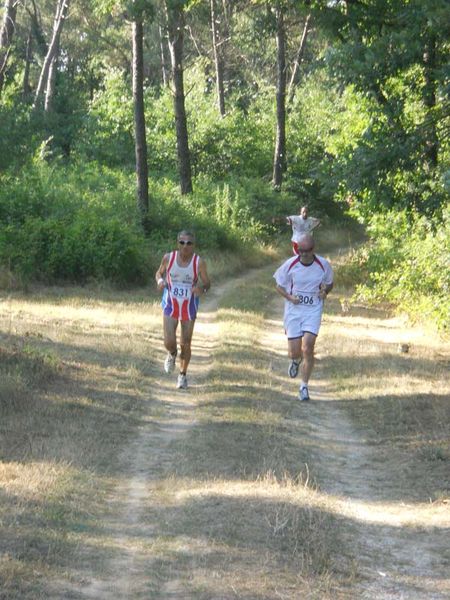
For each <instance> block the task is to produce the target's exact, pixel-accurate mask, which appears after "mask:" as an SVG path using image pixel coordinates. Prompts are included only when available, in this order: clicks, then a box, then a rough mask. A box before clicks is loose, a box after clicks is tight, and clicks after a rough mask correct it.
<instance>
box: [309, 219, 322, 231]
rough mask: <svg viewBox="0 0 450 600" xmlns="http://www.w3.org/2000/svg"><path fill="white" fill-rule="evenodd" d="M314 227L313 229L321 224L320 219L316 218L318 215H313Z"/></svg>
mask: <svg viewBox="0 0 450 600" xmlns="http://www.w3.org/2000/svg"><path fill="white" fill-rule="evenodd" d="M311 221H312V227H311V231H312V230H313V229H315V228H316V227H319V225H320V219H316V217H311Z"/></svg>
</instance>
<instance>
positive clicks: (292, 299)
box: [276, 283, 300, 304]
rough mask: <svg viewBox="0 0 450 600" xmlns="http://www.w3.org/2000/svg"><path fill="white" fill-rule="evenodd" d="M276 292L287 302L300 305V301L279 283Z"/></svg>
mask: <svg viewBox="0 0 450 600" xmlns="http://www.w3.org/2000/svg"><path fill="white" fill-rule="evenodd" d="M276 290H277V292H278V293H279V294H280V296H283V298H284V299H285V300H288V301H289V302H292V304H298V303H299V302H300V300H299V299H298V298H297V296H293V295H292V294H289V293H288V292H287V291H286V290H285V289H284V287H283V286H282V285H279V284H278V283H277V286H276Z"/></svg>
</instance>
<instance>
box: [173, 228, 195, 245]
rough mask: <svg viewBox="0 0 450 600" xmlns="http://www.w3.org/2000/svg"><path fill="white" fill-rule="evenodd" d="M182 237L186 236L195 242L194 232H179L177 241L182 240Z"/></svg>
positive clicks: (187, 230) (183, 230) (185, 230)
mask: <svg viewBox="0 0 450 600" xmlns="http://www.w3.org/2000/svg"><path fill="white" fill-rule="evenodd" d="M180 235H186V236H187V237H190V238H192V240H193V241H194V242H195V233H194V232H193V231H189V229H182V230H181V231H179V232H178V235H177V240H179V239H180Z"/></svg>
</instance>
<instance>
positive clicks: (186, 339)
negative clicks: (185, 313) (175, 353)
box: [180, 320, 195, 375]
mask: <svg viewBox="0 0 450 600" xmlns="http://www.w3.org/2000/svg"><path fill="white" fill-rule="evenodd" d="M194 325H195V320H194V321H181V339H180V345H181V353H180V373H184V374H185V375H186V372H187V370H188V366H189V362H190V360H191V342H192V334H193V333H194Z"/></svg>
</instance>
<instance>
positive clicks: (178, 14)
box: [165, 0, 193, 194]
mask: <svg viewBox="0 0 450 600" xmlns="http://www.w3.org/2000/svg"><path fill="white" fill-rule="evenodd" d="M165 8H166V17H167V31H168V38H169V49H170V59H171V64H172V84H173V99H174V111H175V127H176V135H177V154H178V169H179V175H180V187H181V193H182V194H190V193H192V189H193V188H192V172H191V156H190V151H189V138H188V129H187V118H186V106H185V94H184V75H183V40H184V2H183V0H166V3H165Z"/></svg>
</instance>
